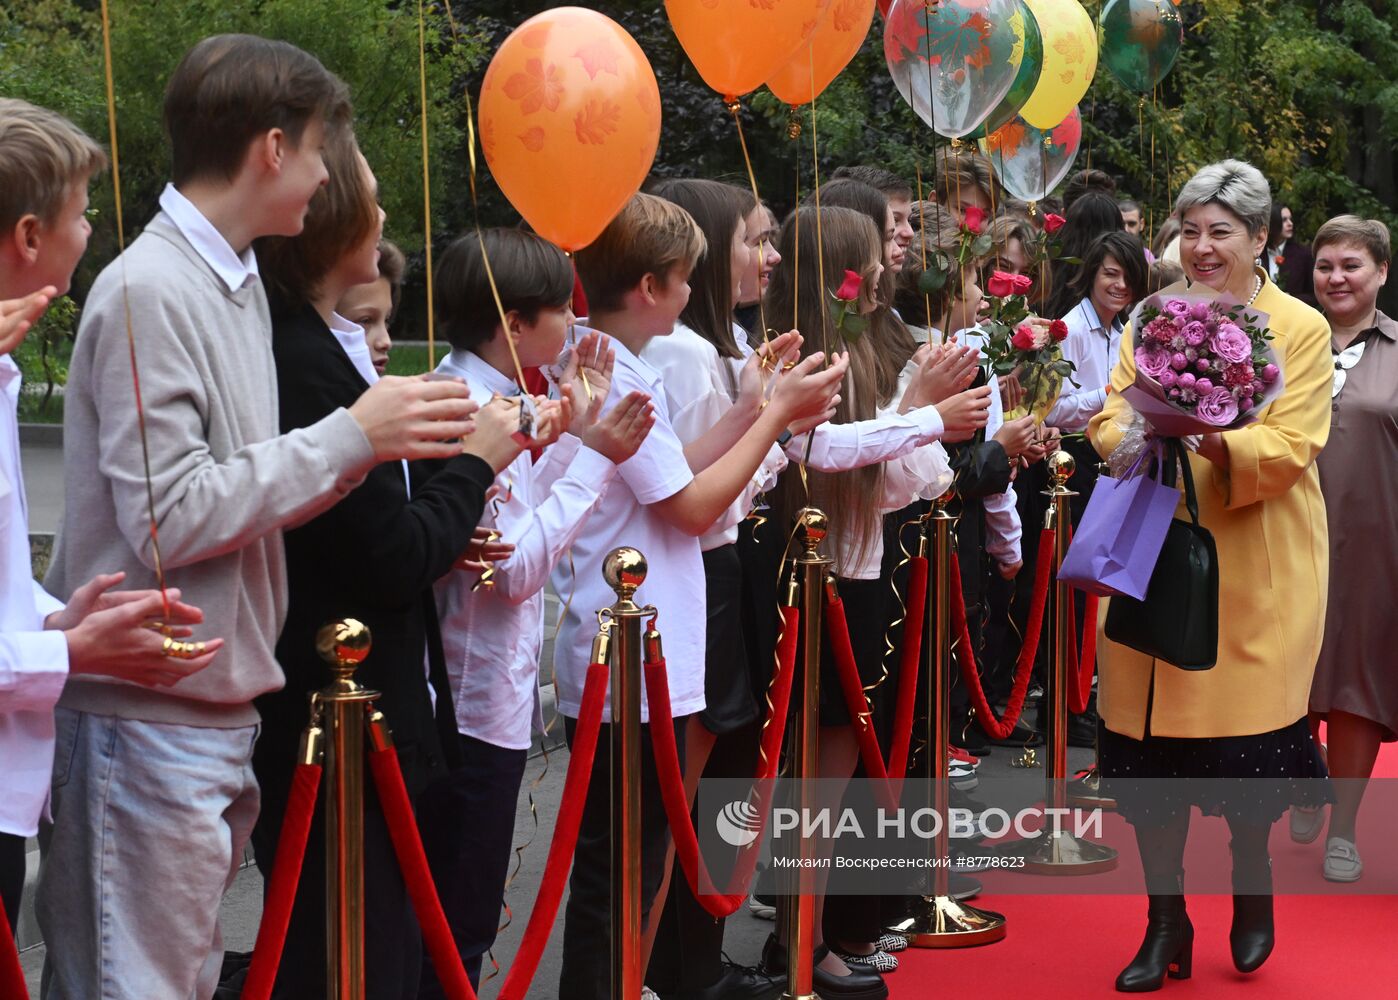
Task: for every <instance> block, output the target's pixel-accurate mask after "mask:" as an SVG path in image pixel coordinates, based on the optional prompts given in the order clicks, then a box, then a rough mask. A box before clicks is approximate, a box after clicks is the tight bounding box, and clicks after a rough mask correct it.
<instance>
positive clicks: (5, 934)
mask: <svg viewBox="0 0 1398 1000" xmlns="http://www.w3.org/2000/svg"><path fill="white" fill-rule="evenodd" d="M0 997H7V998H11V1000H29V989H28V987H26V986H25V985H24V969H23V968H22V967H21V966H20V964H19V946H18V945H16V944H15V938H14V935H13V934H12V933H11V932H10V918H9V917H8V916H6V915H5V908H4V907H3V906H0Z"/></svg>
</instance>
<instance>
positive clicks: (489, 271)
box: [418, 0, 592, 411]
mask: <svg viewBox="0 0 1398 1000" xmlns="http://www.w3.org/2000/svg"><path fill="white" fill-rule="evenodd" d="M442 6H443V8H444V9H445V10H446V12H447V23H448V25H450V27H451V37H452V41H453V42H454V43H455V42H459V41H460V40H461V39H460V36H459V35H458V34H457V29H456V18H454V17H453V16H452V13H451V4H450V3H444V4H443V5H442ZM418 24H419V27H421V25H422V0H418ZM418 39H419V43H420V44H422V45H423V46H424V47H423V48H422V49H421V50H420V52H419V56H420V58H419V63H420V65H422V66H424V67H425V65H426V63H425V57H426V48H425V40H424V39H425V36H424V35H423V34H422V33H421V31H419V35H418ZM423 74H424V75H423V77H422V80H423V84H422V85H423V98H422V116H423V117H422V174H423V184H424V186H425V185H426V182H427V89H426V87H427V77H426V70H425V69H424V70H423ZM462 96H463V97H465V99H466V163H467V171H466V178H467V183H468V185H469V187H470V190H471V216H472V222H473V225H474V227H475V230H476V243H477V244H478V245H479V246H480V249H481V265H482V266H483V267H484V268H485V281H486V284H488V285H489V286H490V297H491V299H492V300H493V301H494V302H495V312H496V315H497V316H499V318H500V334H501V336H502V337H504V339H505V346H506V347H508V348H509V349H510V362H511V363H512V364H513V365H514V369H515V382H516V383H517V384H518V385H519V389H520V391H521V392H527V391H528V389H527V388H526V386H525V382H524V366H523V365H521V364H520V361H519V352H518V351H517V350H516V349H515V341H514V338H513V337H511V336H510V321H509V319H508V318H507V317H506V316H505V303H504V302H503V301H502V300H501V298H500V288H499V286H498V285H496V283H495V271H494V269H493V268H491V266H490V254H489V253H487V252H486V249H485V234H484V233H483V232H482V231H481V206H480V202H479V200H478V199H477V196H476V172H477V167H476V114H475V108H474V107H473V106H472V104H471V91H470V90H469V89H468V90H463V91H462ZM431 225H432V223H431V217H430V215H429V218H428V229H427V232H428V234H429V236H428V239H427V268H428V274H427V301H428V303H431V301H432V273H431V269H432V239H431V236H430V234H431ZM430 309H431V307H430V305H429V315H428V319H427V335H428V338H429V340H428V350H429V352H430V351H431V339H430V338H431V336H432V317H431V315H430ZM579 371H581V369H579ZM583 388H584V389H586V390H587V398H588V399H589V400H591V399H592V389H591V387H590V386H589V385H588V383H587V376H586V375H583ZM523 408H524V404H523V403H522V402H521V403H520V409H521V411H523Z"/></svg>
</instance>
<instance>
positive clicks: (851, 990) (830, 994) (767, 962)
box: [760, 934, 888, 1000]
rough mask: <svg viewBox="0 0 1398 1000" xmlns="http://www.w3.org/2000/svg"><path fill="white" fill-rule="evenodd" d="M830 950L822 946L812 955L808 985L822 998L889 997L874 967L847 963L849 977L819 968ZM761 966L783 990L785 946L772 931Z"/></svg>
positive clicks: (864, 999) (871, 999)
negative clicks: (777, 981)
mask: <svg viewBox="0 0 1398 1000" xmlns="http://www.w3.org/2000/svg"><path fill="white" fill-rule="evenodd" d="M829 953H830V949H829V947H828V946H826V945H821V946H820V947H819V948H817V949H816V950H815V953H814V955H813V956H812V958H811V961H812V964H813V968H812V970H811V985H812V986H813V987H814V988H815V992H816V994H817V995H818V996H819V997H820V998H821V1000H888V987H887V986H886V985H885V984H884V981H883V977H882V976H880V975H879V974H878V973H877V972H875V971H874V970H873V969H870V968H867V967H863V968H862V967H860V966H850V970H849V975H848V976H837V975H835V974H834V973H832V972H826V971H825V970H824V969H822V968H821V967H820V963H821V960H822V959H824V958H825V956H826V955H828V954H829ZM760 969H761V971H762V973H763V974H765V975H767V976H770V977H771V978H772V979H775V980H779V981H780V982H781V984H782V987H783V989H785V986H786V945H784V944H782V943H780V942H779V941H777V936H776V935H775V934H772V935H769V936H768V938H767V943H766V944H765V945H764V946H763V948H762V965H761V966H760Z"/></svg>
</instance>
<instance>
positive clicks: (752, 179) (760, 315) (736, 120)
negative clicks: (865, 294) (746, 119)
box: [728, 98, 780, 363]
mask: <svg viewBox="0 0 1398 1000" xmlns="http://www.w3.org/2000/svg"><path fill="white" fill-rule="evenodd" d="M728 110H729V112H730V113H731V114H732V115H733V124H734V125H735V126H736V127H737V129H738V145H739V147H741V149H742V151H743V166H744V167H746V168H747V172H748V185H749V186H750V187H751V188H752V200H753V201H755V202H756V203H757V207H758V208H761V207H762V196H761V195H760V194H758V192H757V174H755V173H753V169H752V157H751V156H749V155H748V141H747V139H746V138H745V137H744V136H743V118H742V115H741V114H739V112H740V111H741V110H742V105H741V104H740V103H739V102H738V100H737V98H734V99H733V100H731V101H729V102H728ZM764 258H765V254H764V253H763V248H762V244H761V243H759V244H758V245H757V272H758V274H759V275H760V274H761V273H762V262H763V260H764ZM759 284H760V281H759ZM761 291H762V290H761V288H759V289H758V293H759V294H758V296H757V325H758V326H760V327H761V328H762V345H763V346H764V347H765V346H767V344H768V337H767V310H766V306H764V305H763V302H762V295H761ZM778 363H780V362H778Z"/></svg>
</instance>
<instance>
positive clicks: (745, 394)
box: [737, 330, 801, 413]
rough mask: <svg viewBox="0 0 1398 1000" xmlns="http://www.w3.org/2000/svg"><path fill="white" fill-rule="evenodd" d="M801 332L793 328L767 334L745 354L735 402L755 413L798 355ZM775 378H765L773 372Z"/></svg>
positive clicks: (793, 363) (792, 365)
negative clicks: (745, 360)
mask: <svg viewBox="0 0 1398 1000" xmlns="http://www.w3.org/2000/svg"><path fill="white" fill-rule="evenodd" d="M800 352H801V335H800V334H799V333H797V332H796V331H795V330H788V331H787V332H786V333H783V334H780V335H778V336H776V337H773V338H771V339H770V340H768V341H767V342H766V343H765V344H763V345H762V346H761V347H759V348H758V349H757V350H756V351H754V352H753V353H752V356H751V357H750V358H748V360H747V363H746V364H744V365H743V370H742V371H741V372H740V373H739V374H738V400H737V405H739V406H742V407H745V408H746V409H747V412H750V413H756V412H757V411H758V410H759V409H761V408H762V405H763V402H764V401H765V400H766V399H767V398H768V397H769V396H770V395H771V391H772V390H773V389H774V388H775V386H776V383H777V380H778V379H780V378H781V376H782V375H783V374H784V373H785V372H787V371H790V370H791V367H794V365H795V362H796V361H797V359H798V358H799V357H800V356H801V355H800ZM774 373H775V375H776V376H777V377H776V378H769V377H768V376H769V375H772V374H774Z"/></svg>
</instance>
